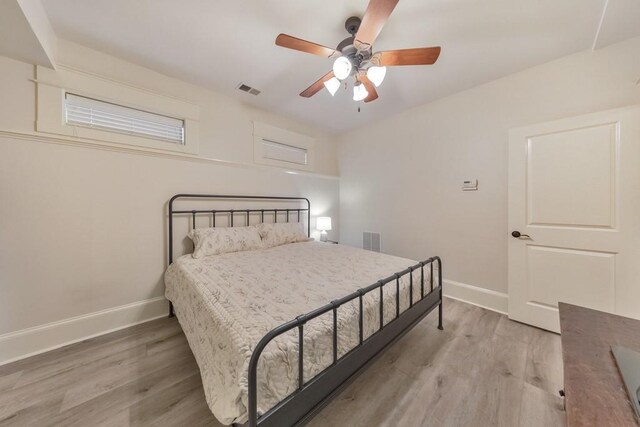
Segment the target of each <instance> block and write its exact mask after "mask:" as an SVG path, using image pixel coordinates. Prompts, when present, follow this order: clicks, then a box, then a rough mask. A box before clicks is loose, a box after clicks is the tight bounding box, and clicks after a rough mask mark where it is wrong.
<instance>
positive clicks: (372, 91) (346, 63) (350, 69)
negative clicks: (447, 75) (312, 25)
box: [276, 0, 440, 102]
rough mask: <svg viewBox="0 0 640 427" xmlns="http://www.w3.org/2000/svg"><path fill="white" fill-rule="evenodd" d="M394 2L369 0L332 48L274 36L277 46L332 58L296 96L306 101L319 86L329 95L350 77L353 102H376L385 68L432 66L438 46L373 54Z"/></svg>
mask: <svg viewBox="0 0 640 427" xmlns="http://www.w3.org/2000/svg"><path fill="white" fill-rule="evenodd" d="M398 1H399V0H371V1H370V2H369V6H367V10H366V12H365V13H364V17H363V18H362V19H360V18H358V17H355V16H352V17H351V18H349V19H347V21H346V22H345V28H346V30H347V31H348V32H349V34H351V36H350V37H347V38H346V39H344V40H342V41H341V42H340V43H339V44H338V46H337V47H336V48H335V49H331V48H330V47H326V46H322V45H319V44H316V43H312V42H309V41H306V40H302V39H299V38H297V37H292V36H289V35H287V34H280V35H278V37H276V45H278V46H282V47H286V48H289V49H294V50H299V51H301V52H307V53H311V54H313V55H319V56H325V57H327V58H331V59H335V61H334V63H333V70H332V71H329V72H328V73H327V74H325V75H324V76H322V77H320V78H319V79H318V80H317V81H316V82H315V83H313V84H312V85H311V86H309V87H308V88H306V89H305V90H303V91H302V92H301V93H300V96H303V97H305V98H309V97H311V96H313V95H315V94H316V93H318V92H319V91H320V89H322V87H323V86H324V87H325V88H326V89H327V90H328V91H329V93H331V95H332V96H333V95H335V93H336V92H337V91H338V89H339V88H340V86H341V84H342V83H341V81H344V80H347V79H348V78H349V77H353V78H354V80H355V83H354V86H353V100H354V101H364V102H371V101H374V100H376V99H378V93H377V92H376V87H378V86H380V84H382V81H383V80H384V77H385V75H386V72H387V68H386V67H388V66H397V65H431V64H433V63H435V62H436V60H437V59H438V56H439V55H440V47H439V46H436V47H422V48H415V49H399V50H386V51H382V52H376V53H373V43H374V42H375V40H376V38H377V37H378V34H380V31H381V30H382V27H384V24H385V23H386V22H387V19H389V16H390V15H391V12H393V9H394V8H395V7H396V5H397V4H398Z"/></svg>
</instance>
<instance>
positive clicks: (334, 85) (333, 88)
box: [324, 77, 340, 96]
mask: <svg viewBox="0 0 640 427" xmlns="http://www.w3.org/2000/svg"><path fill="white" fill-rule="evenodd" d="M324 87H326V88H327V90H328V91H329V93H330V94H331V96H333V95H335V94H336V92H337V91H338V88H340V80H338V79H336V78H335V77H331V78H330V79H329V80H327V81H326V82H324Z"/></svg>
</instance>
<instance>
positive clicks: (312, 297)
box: [165, 194, 442, 427]
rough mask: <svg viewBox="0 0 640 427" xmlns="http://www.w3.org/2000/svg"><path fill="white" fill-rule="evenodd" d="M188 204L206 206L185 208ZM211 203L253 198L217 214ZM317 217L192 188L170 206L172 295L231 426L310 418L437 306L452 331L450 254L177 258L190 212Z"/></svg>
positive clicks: (333, 251)
mask: <svg viewBox="0 0 640 427" xmlns="http://www.w3.org/2000/svg"><path fill="white" fill-rule="evenodd" d="M176 201H178V202H183V203H184V202H189V201H190V202H194V203H195V202H197V205H196V208H195V209H183V208H176V207H175V205H174V203H176ZM205 201H207V202H221V201H225V203H227V205H225V206H228V203H229V202H230V201H231V202H237V201H239V202H244V203H247V202H252V203H253V204H252V206H251V207H249V208H246V209H237V208H231V207H226V208H223V209H220V208H218V209H211V208H210V207H206V208H205V207H203V202H205ZM276 202H277V203H278V205H277V206H278V207H275V208H274V207H260V208H258V207H256V206H255V205H256V203H260V204H264V203H272V204H275V203H276ZM300 203H302V204H303V206H300ZM283 204H285V205H284V207H283ZM296 204H297V205H296ZM304 205H306V206H304ZM234 206H235V205H234ZM310 212H311V210H310V204H309V201H308V200H307V199H303V198H285V197H262V196H218V195H193V194H192V195H177V196H174V198H172V199H171V201H170V202H169V239H170V244H169V261H170V262H169V267H168V269H167V271H166V273H165V284H166V296H167V298H168V299H169V301H170V302H171V315H173V314H175V315H176V316H177V317H178V320H179V322H180V324H181V326H182V328H183V330H184V332H185V335H186V337H187V340H188V342H189V345H190V347H191V349H192V351H193V353H194V356H195V358H196V361H197V363H198V366H199V367H200V373H201V376H202V380H203V387H204V391H205V396H206V399H207V403H208V404H209V407H210V408H211V410H212V412H213V414H214V415H215V416H216V418H217V419H218V420H219V421H220V422H222V423H223V424H227V425H229V424H234V425H246V426H250V427H257V426H287V425H298V424H304V423H305V422H306V421H307V420H308V419H309V418H310V417H312V416H313V415H314V414H315V413H316V412H317V411H318V410H319V409H321V408H322V407H323V406H324V405H326V403H328V401H329V400H330V399H331V398H332V397H334V396H335V395H336V394H337V393H339V392H340V390H341V389H342V388H343V387H344V386H345V385H346V384H348V383H349V382H350V381H351V380H353V379H354V378H355V375H357V374H358V373H360V372H361V371H362V370H363V369H364V368H365V367H366V366H367V365H368V364H369V363H371V362H372V361H373V360H374V359H375V357H376V356H377V355H379V354H380V352H381V351H382V350H384V349H385V348H386V347H388V346H389V345H391V343H393V342H394V341H395V340H396V339H398V338H399V337H400V336H402V335H403V334H404V333H405V332H407V331H408V330H409V329H411V327H413V326H414V325H415V324H416V323H418V322H419V321H420V320H421V319H422V318H423V317H424V316H426V315H427V314H428V313H429V312H431V311H432V310H433V309H434V308H435V307H439V328H442V288H441V286H440V283H441V277H442V275H441V270H442V268H441V261H440V259H439V258H438V257H432V258H429V259H427V260H425V261H422V262H415V261H412V260H408V259H404V258H399V257H393V256H390V255H385V254H380V253H375V252H371V251H364V250H362V249H357V248H353V247H349V246H344V245H334V244H329V243H322V242H316V241H308V242H300V243H290V244H285V245H280V246H276V247H271V248H268V249H255V250H249V251H241V252H233V253H224V254H219V255H215V256H209V257H204V258H198V259H196V258H193V257H192V256H191V255H190V254H188V253H187V254H184V255H182V256H177V257H176V259H175V260H174V259H173V258H174V249H175V248H174V247H175V242H174V234H175V231H174V228H175V224H174V221H175V218H177V217H180V216H182V217H183V218H184V217H187V218H188V219H189V222H190V227H191V228H196V226H197V225H198V222H197V217H198V216H207V217H208V219H207V226H221V222H222V220H221V219H222V218H224V219H225V224H224V226H228V227H230V226H238V225H249V224H251V223H252V217H255V219H254V222H265V221H269V220H271V221H272V222H278V221H281V222H290V221H297V222H305V223H306V224H305V225H306V231H307V235H309V232H310ZM238 217H240V218H242V220H241V221H239V219H238ZM234 218H235V219H234ZM234 222H235V225H234ZM239 222H240V223H239ZM183 246H184V245H183ZM183 249H184V248H183ZM183 251H184V250H183ZM184 252H188V251H184Z"/></svg>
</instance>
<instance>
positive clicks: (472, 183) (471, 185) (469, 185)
mask: <svg viewBox="0 0 640 427" xmlns="http://www.w3.org/2000/svg"><path fill="white" fill-rule="evenodd" d="M462 191H478V180H477V179H470V180H468V181H462Z"/></svg>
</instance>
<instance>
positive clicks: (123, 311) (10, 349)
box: [0, 297, 169, 365]
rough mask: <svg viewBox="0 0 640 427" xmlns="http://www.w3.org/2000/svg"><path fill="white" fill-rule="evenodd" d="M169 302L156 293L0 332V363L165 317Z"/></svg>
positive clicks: (167, 312)
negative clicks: (123, 302) (107, 306)
mask: <svg viewBox="0 0 640 427" xmlns="http://www.w3.org/2000/svg"><path fill="white" fill-rule="evenodd" d="M168 314H169V307H168V302H167V300H166V299H165V298H164V297H156V298H151V299H147V300H143V301H137V302H134V303H131V304H125V305H121V306H118V307H113V308H108V309H105V310H100V311H96V312H94V313H88V314H83V315H81V316H76V317H71V318H69V319H64V320H59V321H56V322H51V323H47V324H44V325H39V326H34V327H32V328H27V329H22V330H20V331H15V332H9V333H7V334H4V335H0V365H4V364H7V363H11V362H15V361H17V360H20V359H24V358H26V357H29V356H35V355H36V354H40V353H44V352H46V351H50V350H54V349H57V348H60V347H64V346H66V345H69V344H73V343H76V342H79V341H83V340H85V339H88V338H93V337H96V336H99V335H104V334H107V333H109V332H114V331H117V330H120V329H124V328H127V327H129V326H133V325H137V324H139V323H144V322H148V321H150V320H154V319H158V318H161V317H165V316H167V315H168Z"/></svg>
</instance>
